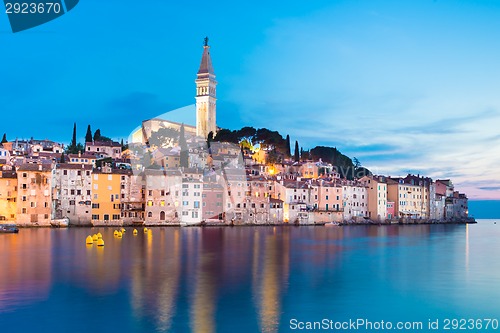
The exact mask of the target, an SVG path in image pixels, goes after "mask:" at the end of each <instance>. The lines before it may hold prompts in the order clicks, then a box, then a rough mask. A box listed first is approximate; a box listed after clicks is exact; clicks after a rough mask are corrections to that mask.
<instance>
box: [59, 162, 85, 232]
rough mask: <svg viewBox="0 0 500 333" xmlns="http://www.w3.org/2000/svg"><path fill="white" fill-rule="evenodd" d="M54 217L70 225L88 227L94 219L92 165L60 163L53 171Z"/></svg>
mask: <svg viewBox="0 0 500 333" xmlns="http://www.w3.org/2000/svg"><path fill="white" fill-rule="evenodd" d="M52 178H53V181H52V195H53V196H52V203H53V211H52V215H53V218H55V219H60V218H63V217H67V218H69V221H70V224H73V225H88V224H90V223H91V219H92V165H91V164H70V163H58V164H56V166H55V168H54V169H53V170H52Z"/></svg>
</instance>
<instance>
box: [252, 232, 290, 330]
mask: <svg viewBox="0 0 500 333" xmlns="http://www.w3.org/2000/svg"><path fill="white" fill-rule="evenodd" d="M289 231H290V230H289V229H279V231H277V230H276V228H273V231H272V233H268V232H264V233H256V234H255V236H254V244H253V263H252V280H253V283H252V284H253V293H254V301H255V304H256V307H257V312H258V314H259V327H260V331H261V332H277V331H278V327H279V319H280V313H281V298H282V293H283V290H284V289H285V287H286V285H287V282H288V274H289V265H290V264H289V262H290V259H289V255H290V249H289V241H290V239H289Z"/></svg>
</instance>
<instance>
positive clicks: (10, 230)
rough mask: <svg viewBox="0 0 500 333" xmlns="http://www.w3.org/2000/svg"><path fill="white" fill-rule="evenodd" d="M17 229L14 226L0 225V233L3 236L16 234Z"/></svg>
mask: <svg viewBox="0 0 500 333" xmlns="http://www.w3.org/2000/svg"><path fill="white" fill-rule="evenodd" d="M18 232H19V229H18V228H17V227H16V225H15V224H0V233H4V234H17V233H18Z"/></svg>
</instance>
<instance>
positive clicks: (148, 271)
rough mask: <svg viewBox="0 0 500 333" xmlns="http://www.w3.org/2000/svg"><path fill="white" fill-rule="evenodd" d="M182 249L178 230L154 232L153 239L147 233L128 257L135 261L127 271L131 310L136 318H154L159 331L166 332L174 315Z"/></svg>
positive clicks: (149, 233) (138, 240)
mask: <svg viewBox="0 0 500 333" xmlns="http://www.w3.org/2000/svg"><path fill="white" fill-rule="evenodd" d="M156 233H158V235H157V234H156ZM153 237H154V238H153ZM153 239H154V240H153ZM181 245H182V242H181V230H179V229H176V230H171V229H167V230H165V229H160V230H155V235H153V233H152V232H151V230H150V231H149V232H148V233H147V234H145V235H138V236H137V237H136V238H134V239H133V242H132V243H131V248H130V251H131V253H132V254H131V257H132V258H136V259H138V260H134V261H133V264H132V266H131V268H130V269H131V275H132V291H131V297H132V298H131V303H132V308H133V310H134V313H135V314H136V315H137V316H139V317H145V316H146V317H151V318H154V322H155V324H156V328H157V330H158V331H169V329H170V327H171V325H172V317H173V316H174V314H175V305H176V298H177V294H178V292H179V288H180V284H179V283H180V274H181Z"/></svg>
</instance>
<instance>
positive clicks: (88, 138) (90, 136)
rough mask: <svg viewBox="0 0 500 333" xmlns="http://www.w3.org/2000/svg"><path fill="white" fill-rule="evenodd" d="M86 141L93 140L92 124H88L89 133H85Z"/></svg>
mask: <svg viewBox="0 0 500 333" xmlns="http://www.w3.org/2000/svg"><path fill="white" fill-rule="evenodd" d="M85 142H92V130H91V129H90V124H89V125H88V126H87V134H85Z"/></svg>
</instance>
